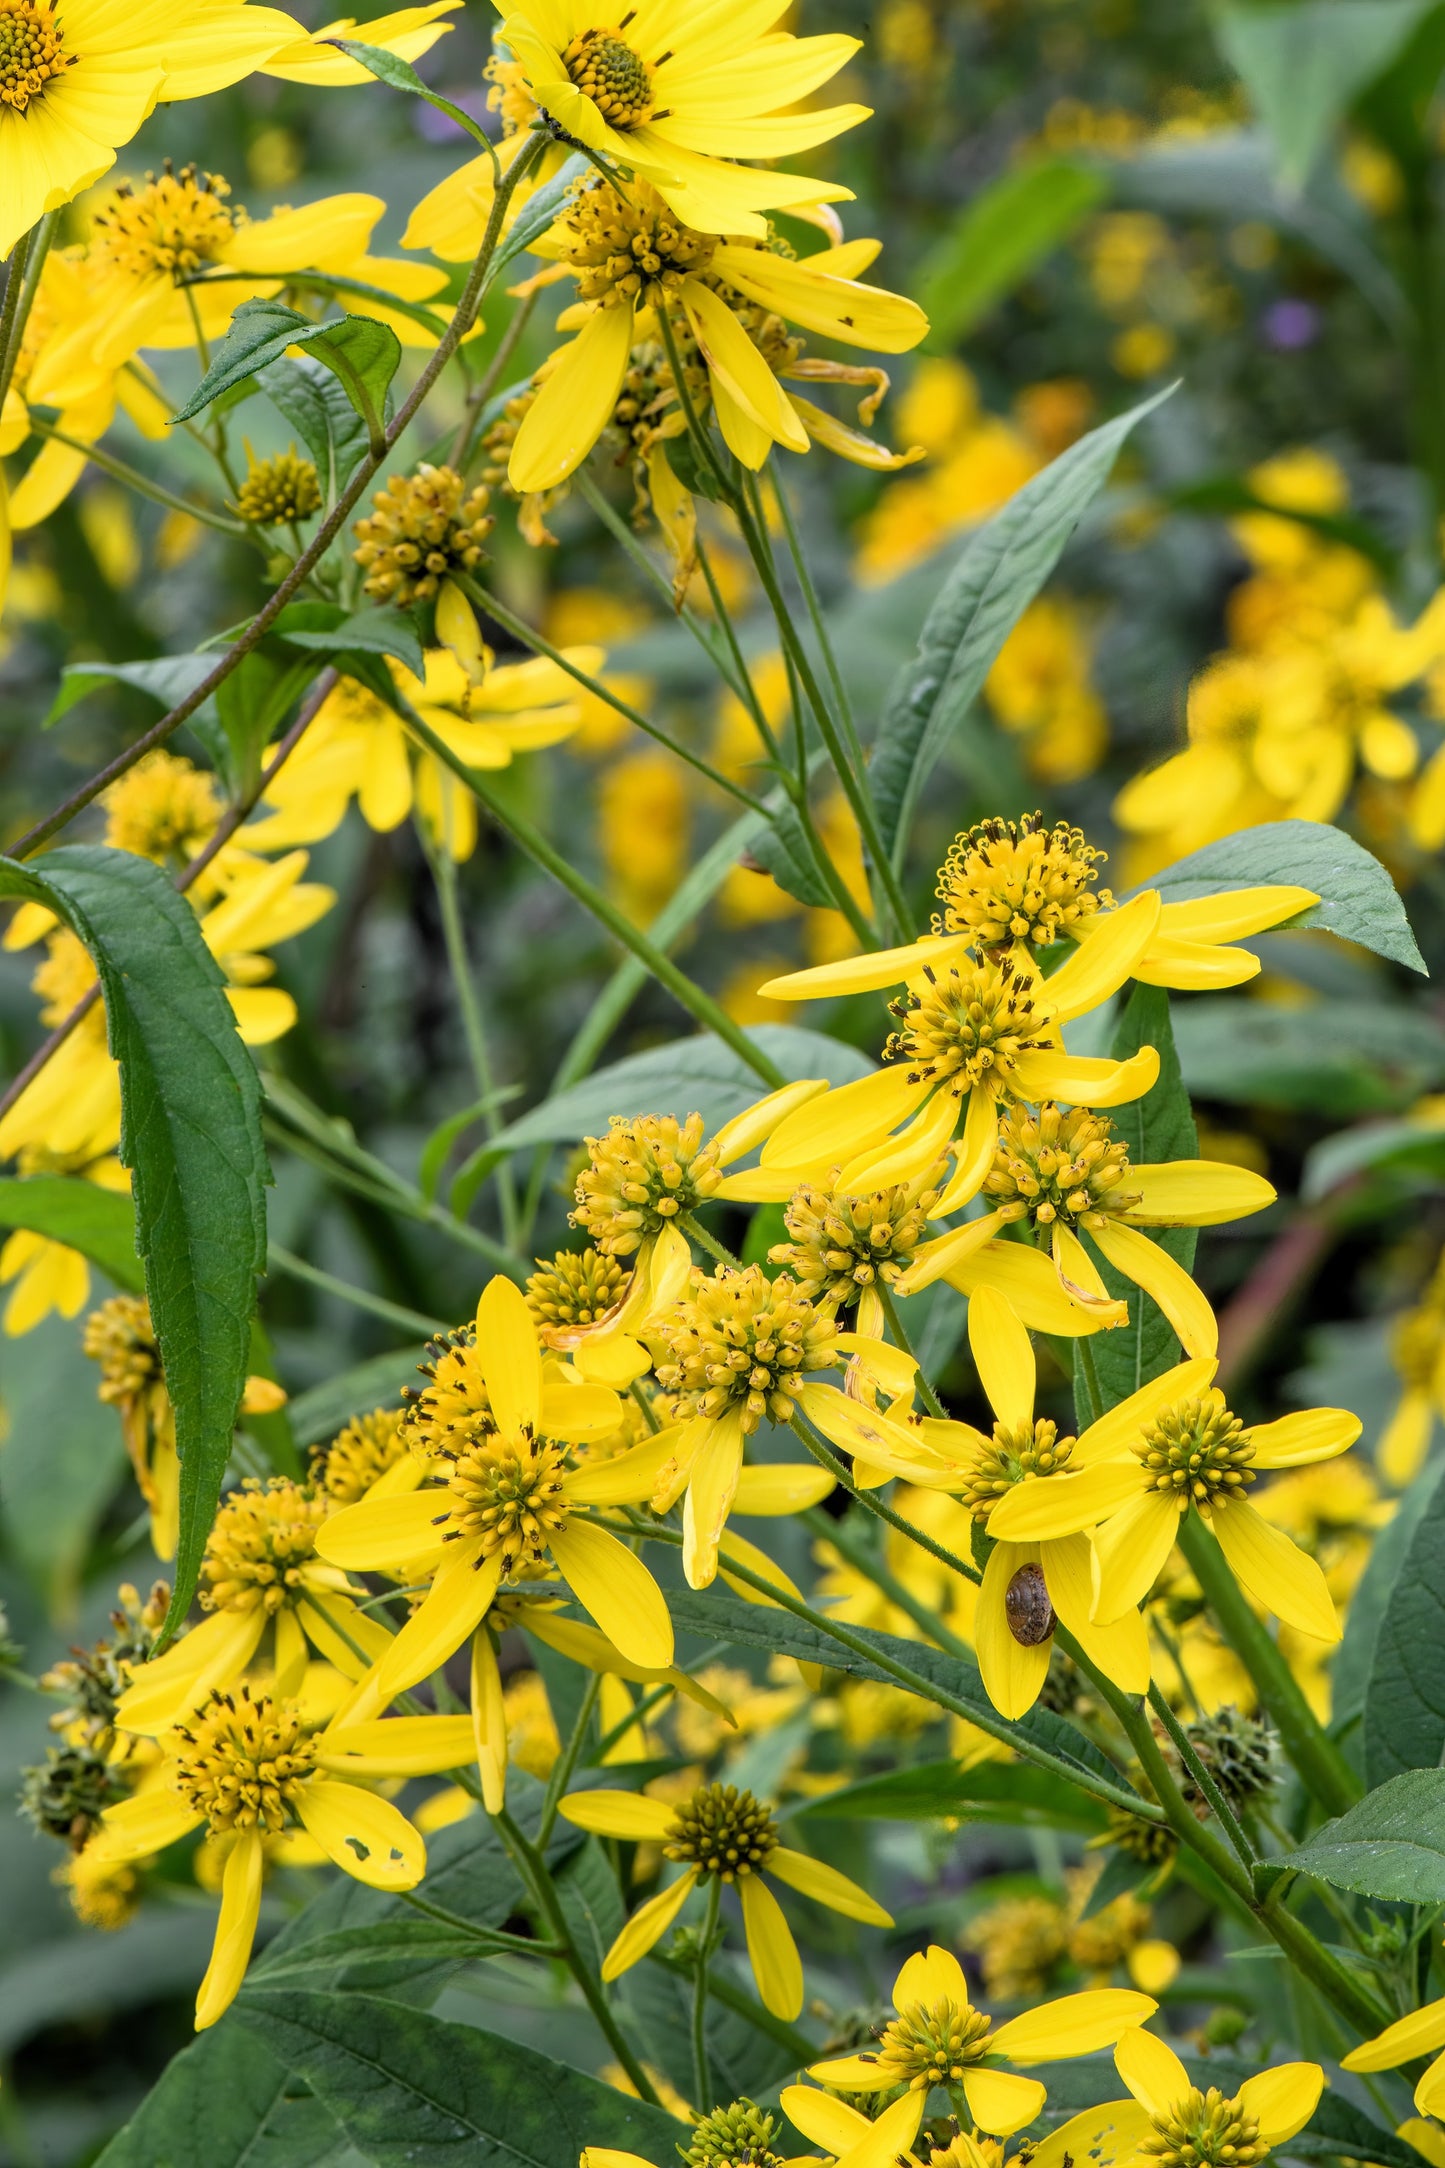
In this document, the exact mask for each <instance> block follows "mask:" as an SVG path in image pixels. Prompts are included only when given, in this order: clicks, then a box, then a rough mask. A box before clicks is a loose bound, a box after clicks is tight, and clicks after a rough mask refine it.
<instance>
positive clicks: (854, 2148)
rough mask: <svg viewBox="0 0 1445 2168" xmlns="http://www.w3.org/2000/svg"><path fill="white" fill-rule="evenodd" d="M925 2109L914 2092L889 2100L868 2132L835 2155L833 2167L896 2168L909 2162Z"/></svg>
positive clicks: (924, 2105) (919, 2096) (921, 2098)
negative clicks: (902, 2162) (904, 2162)
mask: <svg viewBox="0 0 1445 2168" xmlns="http://www.w3.org/2000/svg"><path fill="white" fill-rule="evenodd" d="M926 2106H927V2101H926V2099H925V2097H924V2095H923V2094H922V2093H921V2092H918V2091H916V2090H915V2091H912V2092H907V2093H905V2094H904V2095H903V2098H902V2099H901V2100H894V2101H890V2102H889V2104H888V2106H887V2107H886V2108H885V2109H884V2110H883V2113H882V2114H881V2115H880V2116H879V2118H878V2120H877V2121H876V2122H875V2123H871V2124H870V2125H869V2127H868V2130H867V2132H866V2133H865V2134H864V2135H862V2136H860V2137H859V2138H858V2139H857V2141H856V2142H855V2143H854V2144H853V2145H850V2146H849V2147H848V2149H847V2150H846V2152H844V2153H841V2154H840V2155H839V2156H838V2160H837V2164H836V2168H896V2164H897V2163H898V2162H899V2161H900V2160H902V2161H906V2160H908V2159H909V2158H910V2157H911V2156H910V2151H909V2149H910V2147H911V2146H912V2144H913V2141H914V2139H915V2138H916V2137H917V2136H918V2131H919V2126H920V2124H921V2123H922V2121H923V2111H924V2108H925V2107H926Z"/></svg>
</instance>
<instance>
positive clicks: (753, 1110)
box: [663, 981, 828, 1233]
mask: <svg viewBox="0 0 1445 2168" xmlns="http://www.w3.org/2000/svg"><path fill="white" fill-rule="evenodd" d="M774 983H777V984H781V981H776V982H774ZM761 990H762V991H766V989H761ZM779 998H781V997H779ZM827 1089H828V1080H827V1078H826V1077H820V1076H815V1077H803V1078H802V1079H800V1081H799V1082H798V1083H796V1084H782V1085H780V1086H779V1087H778V1089H777V1090H776V1091H775V1092H769V1093H768V1094H767V1096H766V1098H763V1099H758V1100H756V1101H755V1102H754V1103H753V1105H752V1106H750V1107H744V1109H743V1111H742V1113H741V1114H735V1115H734V1116H733V1118H732V1120H731V1121H730V1122H724V1123H723V1125H722V1128H721V1129H719V1130H718V1131H716V1133H715V1134H714V1136H713V1140H712V1143H713V1150H714V1151H715V1152H716V1153H717V1157H718V1165H719V1166H720V1167H730V1166H731V1165H732V1163H733V1161H734V1160H735V1159H741V1158H743V1157H744V1155H745V1154H746V1153H748V1152H754V1151H756V1150H757V1148H758V1146H759V1145H760V1144H765V1143H766V1142H767V1140H768V1138H769V1137H770V1136H771V1135H772V1133H773V1131H774V1130H775V1129H776V1128H777V1127H778V1125H779V1123H780V1122H782V1121H784V1120H785V1119H786V1118H787V1116H788V1115H790V1114H791V1113H792V1112H793V1110H794V1108H795V1107H804V1106H806V1105H807V1103H808V1101H809V1100H810V1099H816V1098H817V1097H818V1096H819V1094H820V1093H822V1092H825V1091H826V1090H827ZM677 1231H678V1230H676V1229H670V1228H664V1230H663V1232H664V1233H668V1232H677Z"/></svg>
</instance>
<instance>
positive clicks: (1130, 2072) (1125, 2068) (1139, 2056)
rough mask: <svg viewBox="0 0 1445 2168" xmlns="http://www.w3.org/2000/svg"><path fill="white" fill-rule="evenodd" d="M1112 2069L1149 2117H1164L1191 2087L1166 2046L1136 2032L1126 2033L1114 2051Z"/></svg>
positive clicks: (1190, 2082) (1176, 2057)
mask: <svg viewBox="0 0 1445 2168" xmlns="http://www.w3.org/2000/svg"><path fill="white" fill-rule="evenodd" d="M1114 2068H1115V2069H1116V2070H1117V2071H1118V2073H1119V2075H1120V2077H1121V2078H1122V2079H1123V2080H1124V2083H1125V2084H1126V2085H1127V2086H1128V2088H1129V2090H1130V2092H1131V2093H1132V2094H1133V2095H1134V2098H1135V2099H1136V2100H1137V2101H1138V2102H1139V2103H1140V2105H1141V2106H1143V2107H1145V2108H1147V2109H1148V2111H1149V2113H1150V2114H1151V2115H1158V2116H1167V2115H1168V2113H1169V2111H1170V2109H1171V2108H1173V2107H1174V2106H1175V2104H1176V2103H1177V2102H1179V2101H1181V2100H1183V2099H1184V2098H1185V2096H1186V2095H1187V2094H1188V2093H1189V2091H1190V2090H1191V2087H1192V2084H1193V2081H1192V2079H1191V2078H1190V2076H1189V2073H1188V2071H1187V2070H1186V2069H1185V2067H1184V2065H1183V2063H1181V2062H1180V2060H1179V2057H1178V2056H1177V2055H1176V2054H1175V2052H1174V2050H1173V2048H1171V2047H1170V2046H1169V2044H1168V2042H1167V2041H1164V2040H1161V2039H1160V2038H1159V2037H1158V2035H1157V2034H1156V2033H1150V2032H1143V2031H1140V2030H1138V2029H1134V2030H1131V2031H1129V2032H1126V2033H1125V2034H1124V2037H1123V2038H1122V2040H1120V2042H1119V2044H1118V2046H1117V2047H1116V2048H1115V2050H1114Z"/></svg>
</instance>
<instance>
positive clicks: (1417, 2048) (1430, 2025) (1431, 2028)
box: [1340, 1996, 1445, 2070]
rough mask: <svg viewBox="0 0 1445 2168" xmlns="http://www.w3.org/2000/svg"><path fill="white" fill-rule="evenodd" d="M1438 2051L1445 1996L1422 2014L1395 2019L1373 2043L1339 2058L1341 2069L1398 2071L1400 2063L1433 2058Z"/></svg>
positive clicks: (1443, 2040) (1444, 2027) (1444, 2032)
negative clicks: (1427, 2056)
mask: <svg viewBox="0 0 1445 2168" xmlns="http://www.w3.org/2000/svg"><path fill="white" fill-rule="evenodd" d="M1440 2048H1445V1996H1442V1997H1441V1999H1440V2001H1438V2002H1427V2003H1426V2005H1425V2007H1424V2008H1423V2009H1422V2010H1412V2011H1411V2012H1410V2015H1409V2016H1408V2017H1400V2018H1396V2020H1395V2022H1394V2024H1393V2025H1387V2026H1386V2027H1385V2030H1384V2031H1383V2032H1382V2033H1376V2035H1375V2037H1374V2039H1373V2040H1366V2041H1365V2042H1363V2044H1362V2045H1361V2046H1359V2047H1357V2048H1351V2050H1350V2052H1349V2054H1348V2055H1342V2056H1341V2057H1340V2068H1341V2069H1342V2070H1398V2069H1399V2067H1400V2065H1401V2063H1412V2062H1414V2060H1415V2058H1416V2056H1417V2055H1434V2054H1435V2053H1436V2052H1437V2050H1438V2049H1440Z"/></svg>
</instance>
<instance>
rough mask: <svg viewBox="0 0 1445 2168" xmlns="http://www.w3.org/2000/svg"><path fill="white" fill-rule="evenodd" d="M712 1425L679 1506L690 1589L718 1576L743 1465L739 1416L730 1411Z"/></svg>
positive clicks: (686, 1573)
mask: <svg viewBox="0 0 1445 2168" xmlns="http://www.w3.org/2000/svg"><path fill="white" fill-rule="evenodd" d="M730 1412H731V1413H732V1414H733V1420H732V1421H731V1422H729V1421H728V1420H727V1417H726V1416H724V1417H723V1419H722V1420H721V1421H720V1422H717V1423H715V1424H714V1425H713V1427H712V1432H711V1435H710V1436H709V1438H708V1440H707V1443H706V1444H705V1445H704V1446H703V1449H702V1451H701V1452H700V1453H699V1454H698V1456H697V1459H696V1460H695V1461H694V1462H693V1467H692V1476H691V1479H690V1481H689V1483H688V1486H687V1498H686V1500H685V1502H684V1504H683V1509H682V1570H683V1572H684V1574H685V1575H686V1576H687V1585H688V1587H689V1588H707V1587H708V1586H709V1585H710V1583H711V1582H712V1581H714V1580H715V1579H716V1577H717V1547H718V1544H719V1542H720V1540H721V1538H722V1532H723V1529H724V1528H725V1527H726V1526H727V1517H728V1514H729V1513H730V1512H731V1511H732V1503H733V1498H734V1496H735V1494H736V1492H737V1487H738V1476H739V1474H740V1473H741V1471H742V1465H743V1432H742V1419H741V1415H740V1413H738V1412H737V1411H730Z"/></svg>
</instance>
